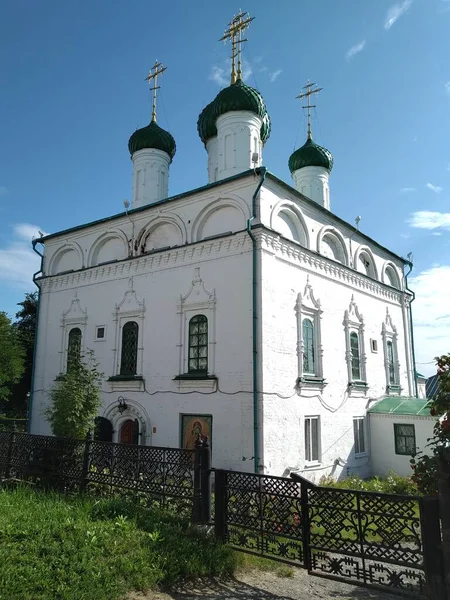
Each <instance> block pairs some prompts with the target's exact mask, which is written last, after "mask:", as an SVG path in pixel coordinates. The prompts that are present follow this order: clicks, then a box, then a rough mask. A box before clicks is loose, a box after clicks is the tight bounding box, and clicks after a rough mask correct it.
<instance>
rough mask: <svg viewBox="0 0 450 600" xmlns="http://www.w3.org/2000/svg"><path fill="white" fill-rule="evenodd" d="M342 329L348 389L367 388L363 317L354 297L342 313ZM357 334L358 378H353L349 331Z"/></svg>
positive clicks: (364, 389)
mask: <svg viewBox="0 0 450 600" xmlns="http://www.w3.org/2000/svg"><path fill="white" fill-rule="evenodd" d="M344 331H345V348H346V351H345V360H346V362H347V372H348V387H349V390H354V391H356V390H358V389H359V390H363V391H364V392H365V391H366V390H367V388H368V385H367V383H366V360H367V358H366V353H365V345H364V319H363V316H362V315H361V314H360V312H359V310H358V307H357V306H356V303H355V300H354V297H353V296H352V299H351V301H350V306H349V309H348V310H346V311H345V315H344ZM353 332H355V333H357V334H358V341H359V365H360V379H359V380H354V379H353V375H352V353H351V345H350V335H351V333H353Z"/></svg>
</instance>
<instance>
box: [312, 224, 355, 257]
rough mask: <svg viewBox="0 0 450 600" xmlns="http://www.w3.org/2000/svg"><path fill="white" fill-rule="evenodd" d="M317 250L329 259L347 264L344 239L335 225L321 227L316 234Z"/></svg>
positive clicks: (347, 255)
mask: <svg viewBox="0 0 450 600" xmlns="http://www.w3.org/2000/svg"><path fill="white" fill-rule="evenodd" d="M317 252H318V253H319V254H321V255H322V256H325V257H326V258H329V259H330V260H334V261H336V262H338V263H341V264H343V265H346V266H348V264H349V254H348V250H347V245H346V243H345V239H344V237H343V236H342V234H341V232H340V231H338V230H337V229H336V228H335V227H330V226H328V225H326V226H324V227H322V229H321V230H320V231H319V233H318V235H317Z"/></svg>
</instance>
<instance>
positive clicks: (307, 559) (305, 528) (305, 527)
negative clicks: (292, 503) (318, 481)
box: [300, 481, 311, 571]
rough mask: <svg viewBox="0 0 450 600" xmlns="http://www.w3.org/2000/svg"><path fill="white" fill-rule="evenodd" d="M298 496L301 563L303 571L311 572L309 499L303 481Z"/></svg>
mask: <svg viewBox="0 0 450 600" xmlns="http://www.w3.org/2000/svg"><path fill="white" fill-rule="evenodd" d="M300 494H301V495H300V506H301V509H302V514H301V516H300V523H301V526H302V541H303V561H304V563H305V569H307V570H308V571H311V551H310V549H309V533H310V531H309V527H310V525H309V498H308V484H307V483H306V482H305V481H302V482H301V484H300Z"/></svg>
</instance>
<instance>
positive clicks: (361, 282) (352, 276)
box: [254, 229, 405, 304]
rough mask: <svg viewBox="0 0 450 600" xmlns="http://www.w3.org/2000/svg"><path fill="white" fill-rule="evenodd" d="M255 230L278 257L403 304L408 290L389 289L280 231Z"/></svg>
mask: <svg viewBox="0 0 450 600" xmlns="http://www.w3.org/2000/svg"><path fill="white" fill-rule="evenodd" d="M254 234H255V237H256V239H257V242H258V246H259V247H260V248H261V250H263V251H265V252H268V253H270V254H272V255H273V256H275V258H277V259H278V260H283V261H285V262H288V263H289V264H291V265H295V266H297V267H306V269H309V270H310V272H312V273H314V272H316V273H317V272H319V273H320V274H321V275H323V276H325V277H328V278H329V279H333V280H338V281H341V282H342V283H344V284H346V285H349V286H351V287H353V288H358V289H360V290H362V291H365V292H368V293H371V294H373V295H376V296H379V297H381V298H384V299H386V300H389V301H391V302H395V303H399V304H400V303H401V301H402V298H404V297H405V294H404V293H403V292H401V291H394V290H393V289H388V288H387V286H385V285H384V284H382V283H379V282H378V281H374V280H372V279H370V278H369V277H365V276H364V275H362V274H361V273H358V272H357V271H354V270H353V269H351V268H349V267H346V266H344V265H342V264H340V263H337V262H334V261H332V260H331V259H328V258H326V257H324V256H320V255H319V254H317V253H314V252H312V251H310V250H308V249H307V248H303V247H301V246H297V245H296V244H295V243H294V242H289V241H288V240H285V239H283V238H281V237H280V236H279V235H277V234H276V233H272V232H270V231H268V230H262V229H259V230H256V231H255V232H254Z"/></svg>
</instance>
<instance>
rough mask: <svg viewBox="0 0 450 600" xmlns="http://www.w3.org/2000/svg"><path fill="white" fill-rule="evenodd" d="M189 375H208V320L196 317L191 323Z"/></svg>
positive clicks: (202, 316) (200, 316) (203, 317)
mask: <svg viewBox="0 0 450 600" xmlns="http://www.w3.org/2000/svg"><path fill="white" fill-rule="evenodd" d="M188 373H201V374H203V375H206V374H207V373H208V319H207V318H206V317H205V315H195V317H192V319H191V320H190V321H189V355H188Z"/></svg>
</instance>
